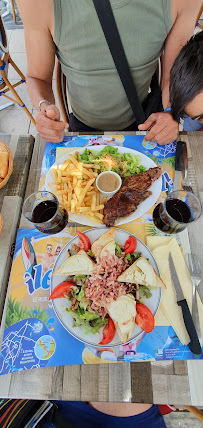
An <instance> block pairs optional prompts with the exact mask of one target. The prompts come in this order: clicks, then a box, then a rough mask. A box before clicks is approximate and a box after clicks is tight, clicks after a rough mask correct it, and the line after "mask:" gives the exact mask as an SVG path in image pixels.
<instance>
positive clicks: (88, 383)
mask: <svg viewBox="0 0 203 428" xmlns="http://www.w3.org/2000/svg"><path fill="white" fill-rule="evenodd" d="M114 134H115V133H114ZM128 134H129V133H128ZM201 134H202V135H201ZM69 135H72V134H69ZM180 138H181V140H183V141H186V143H187V146H188V156H189V176H190V178H191V181H192V184H193V190H194V193H195V194H197V195H199V197H200V198H201V200H202V202H203V181H202V165H201V164H202V159H203V133H200V132H199V133H190V134H186V133H181V135H180ZM44 144H45V142H44V140H43V139H41V138H40V137H39V136H38V137H37V138H36V141H35V146H34V152H33V157H32V162H31V167H30V174H29V178H28V182H27V188H26V196H28V195H29V194H30V193H32V192H34V191H36V190H38V184H39V177H40V171H41V163H42V156H43V151H44ZM202 225H203V218H202V217H201V219H200V220H199V221H198V222H197V223H196V225H195V224H194V225H193V226H194V227H191V228H190V230H189V237H190V244H191V248H192V250H193V251H194V252H198V256H199V258H200V259H201V263H202V265H203V228H202ZM20 227H22V228H28V227H29V224H28V222H27V221H26V220H24V219H23V218H21V222H20ZM4 317H5V311H4ZM2 333H3V329H2V330H1V335H2ZM200 372H201V375H200ZM199 376H200V378H201V382H198V378H199ZM202 376H203V362H202V361H195V360H193V361H188V362H187V361H151V362H136V363H119V364H101V365H100V364H98V365H81V366H79V365H72V366H65V367H45V368H40V369H33V370H29V371H22V372H18V373H13V374H9V375H4V376H1V377H0V397H10V398H35V399H56V400H60V399H62V400H82V401H115V402H137V403H152V402H153V403H159V404H167V403H168V404H174V405H177V406H180V405H184V404H188V405H195V406H202V405H203V386H202V385H203V379H202ZM174 423H175V422H174ZM174 426H176V425H174ZM194 426H195V425H194Z"/></svg>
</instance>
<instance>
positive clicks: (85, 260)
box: [53, 250, 96, 276]
mask: <svg viewBox="0 0 203 428" xmlns="http://www.w3.org/2000/svg"><path fill="white" fill-rule="evenodd" d="M95 267H96V264H95V263H94V262H93V261H92V259H91V258H90V257H89V256H88V255H87V254H86V252H85V251H84V250H80V251H79V252H78V253H77V254H75V255H74V256H71V257H69V258H68V259H67V260H66V261H65V262H64V263H63V264H62V265H61V266H60V268H59V269H57V270H55V271H54V272H53V275H67V276H68V275H91V273H92V272H93V270H94V269H95Z"/></svg>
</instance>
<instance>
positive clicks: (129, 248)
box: [124, 235, 137, 254]
mask: <svg viewBox="0 0 203 428" xmlns="http://www.w3.org/2000/svg"><path fill="white" fill-rule="evenodd" d="M136 247H137V239H135V237H134V236H132V235H131V236H129V238H128V239H127V241H125V244H124V252H125V254H128V253H133V252H134V251H135V249H136Z"/></svg>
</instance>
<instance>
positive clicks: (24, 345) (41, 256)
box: [0, 224, 203, 374]
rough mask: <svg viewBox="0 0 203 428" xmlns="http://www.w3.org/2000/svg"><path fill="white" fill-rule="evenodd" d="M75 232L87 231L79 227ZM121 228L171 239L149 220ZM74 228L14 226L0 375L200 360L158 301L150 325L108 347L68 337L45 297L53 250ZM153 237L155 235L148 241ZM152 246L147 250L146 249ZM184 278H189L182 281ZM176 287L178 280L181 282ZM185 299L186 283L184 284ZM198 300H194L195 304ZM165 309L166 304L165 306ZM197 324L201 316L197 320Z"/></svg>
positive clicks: (153, 244)
mask: <svg viewBox="0 0 203 428" xmlns="http://www.w3.org/2000/svg"><path fill="white" fill-rule="evenodd" d="M79 230H81V231H84V230H87V227H85V226H84V227H80V228H79ZM123 230H126V231H128V232H129V233H134V234H135V235H136V236H137V237H138V238H139V239H141V240H142V241H143V242H144V243H147V239H149V238H150V241H151V242H149V244H150V245H149V246H151V248H152V247H154V248H155V247H156V248H157V245H160V242H158V244H157V238H158V240H159V238H161V245H165V244H166V243H167V242H168V239H175V238H172V237H164V236H163V235H162V236H159V237H157V236H156V230H155V228H154V226H153V225H152V224H146V225H144V224H137V225H136V224H134V225H132V224H130V225H125V226H124V227H123ZM75 232H76V230H75V228H74V227H73V228H66V229H65V231H63V232H61V233H60V234H58V235H55V236H46V235H43V234H42V233H40V232H39V231H37V230H36V229H34V230H28V229H19V230H18V234H17V239H16V247H15V255H14V260H13V267H12V273H11V278H10V291H9V298H8V304H7V312H6V321H5V330H4V335H3V342H2V348H1V356H0V374H6V373H11V372H15V371H19V370H28V369H31V368H36V367H44V366H58V365H68V364H83V363H84V364H90V363H94V364H95V363H105V362H107V363H109V362H125V361H128V362H131V361H132V362H133V361H146V360H188V359H194V358H198V359H202V358H203V353H202V354H201V355H200V356H195V355H193V354H192V353H191V352H190V350H189V348H188V346H187V345H185V344H183V343H181V341H180V339H179V337H178V334H179V333H177V332H176V331H175V330H174V328H175V329H176V327H177V331H179V328H178V326H177V325H176V324H174V328H172V326H171V325H169V321H168V319H167V317H166V312H164V307H162V304H161V305H160V308H159V310H158V313H157V315H156V316H155V328H154V330H153V331H152V332H151V333H149V334H145V333H144V332H143V333H142V334H141V335H140V336H138V338H137V339H135V340H134V341H131V342H129V343H128V344H126V345H119V346H116V347H114V348H108V345H107V347H106V348H105V349H98V348H96V347H91V346H87V345H85V344H84V343H83V342H80V341H79V340H77V339H76V338H75V337H73V336H72V335H71V334H70V333H69V332H68V331H67V330H66V329H65V328H64V326H63V324H62V323H61V322H60V320H59V318H58V317H57V315H56V313H55V311H54V308H53V306H52V302H51V301H49V296H50V278H51V273H52V268H53V264H54V262H55V260H56V258H57V257H58V253H59V252H60V250H61V249H62V247H64V245H65V244H66V243H68V242H69V241H70V239H71V238H72V237H73V236H74V235H75ZM181 236H182V237H183V238H184V239H183V241H184V242H182V243H181V242H180V235H179V236H178V237H177V238H178V242H179V244H181V245H182V244H183V245H184V246H185V248H186V251H189V248H187V246H188V238H187V233H184V232H183V233H182V234H181ZM153 238H155V239H154V240H153ZM152 249H153V248H152ZM188 281H189V279H188ZM181 285H182V284H181ZM188 287H189V288H188V293H189V299H190V300H191V297H192V285H191V284H190V283H188ZM198 303H200V302H198ZM165 310H167V308H165ZM201 325H203V319H201Z"/></svg>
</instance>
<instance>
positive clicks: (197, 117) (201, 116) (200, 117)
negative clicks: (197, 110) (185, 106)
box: [192, 113, 203, 120]
mask: <svg viewBox="0 0 203 428" xmlns="http://www.w3.org/2000/svg"><path fill="white" fill-rule="evenodd" d="M192 120H203V113H202V114H199V116H195V117H192Z"/></svg>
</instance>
